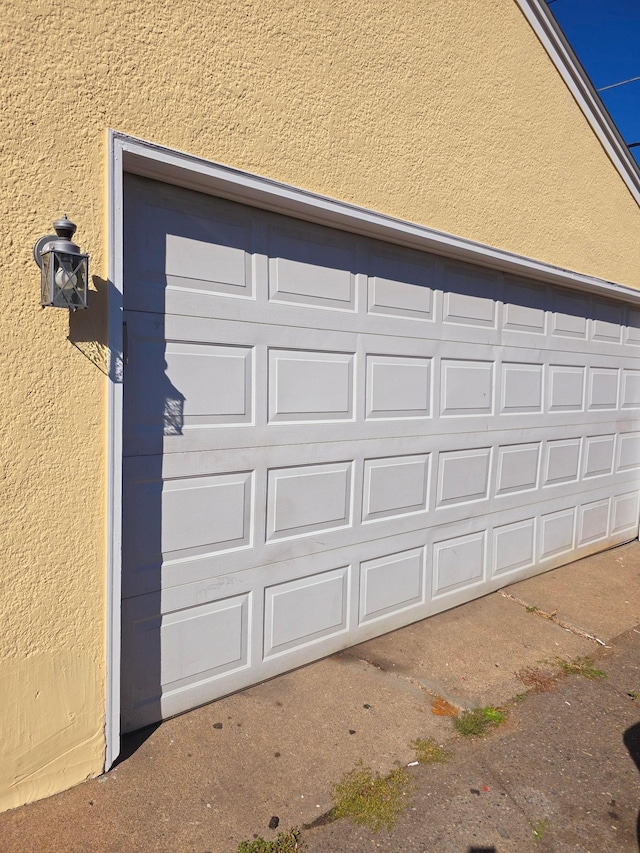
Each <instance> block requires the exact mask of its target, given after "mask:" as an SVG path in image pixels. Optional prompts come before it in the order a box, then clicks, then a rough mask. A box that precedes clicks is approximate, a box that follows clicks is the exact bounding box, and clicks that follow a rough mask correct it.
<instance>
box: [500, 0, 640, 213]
mask: <svg viewBox="0 0 640 853" xmlns="http://www.w3.org/2000/svg"><path fill="white" fill-rule="evenodd" d="M516 3H517V4H518V6H519V7H520V10H521V11H522V13H523V15H524V16H525V18H526V19H527V21H528V22H529V24H530V25H531V27H532V28H533V30H534V32H535V34H536V35H537V36H538V38H539V40H540V42H541V43H542V45H543V47H544V48H545V50H546V51H547V53H548V54H549V57H550V59H551V61H552V62H553V64H554V65H555V66H556V68H557V69H558V72H559V73H560V76H561V77H562V79H563V80H564V82H565V83H566V84H567V86H568V88H569V90H570V92H571V94H572V95H573V97H574V98H575V100H576V103H577V104H578V106H579V107H580V109H581V110H582V112H583V113H584V115H585V118H586V119H587V121H588V122H589V124H590V125H591V128H592V129H593V131H594V132H595V134H596V136H597V137H598V139H599V140H600V143H601V144H602V147H603V148H604V150H605V151H606V152H607V154H608V156H609V158H610V160H611V162H612V163H613V165H614V166H615V167H616V169H617V170H618V172H619V174H620V177H621V178H622V180H623V181H624V182H625V184H626V185H627V187H628V189H629V192H630V193H631V195H632V196H633V198H634V199H635V201H636V204H640V168H639V167H638V164H637V163H636V161H635V160H634V158H633V155H632V154H631V152H630V151H629V149H628V148H627V146H626V144H625V141H624V139H623V138H622V136H621V135H620V132H619V130H618V128H617V127H616V126H615V123H614V122H613V120H612V118H611V116H610V115H609V113H608V112H607V109H606V107H605V106H604V104H603V103H602V99H601V98H600V96H599V95H598V93H597V91H596V90H595V88H594V86H593V84H592V83H591V81H590V80H589V76H588V75H587V72H586V71H585V70H584V68H583V67H582V65H581V63H580V60H579V59H578V57H577V56H576V55H575V53H574V52H573V50H572V48H571V46H570V44H569V42H568V41H567V40H566V38H565V36H564V34H563V32H562V30H561V29H560V27H559V26H558V23H557V22H556V20H555V18H554V17H553V15H552V13H551V11H550V10H549V8H548V7H547V4H546V3H545V2H544V0H516Z"/></svg>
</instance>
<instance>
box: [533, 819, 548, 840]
mask: <svg viewBox="0 0 640 853" xmlns="http://www.w3.org/2000/svg"><path fill="white" fill-rule="evenodd" d="M529 826H530V827H531V833H532V835H533V837H534V838H535V840H536V841H541V840H542V836H543V835H544V834H545V832H546V831H547V830H548V829H549V827H550V826H551V821H550V820H547V819H546V818H545V820H534V821H531V823H530V824H529Z"/></svg>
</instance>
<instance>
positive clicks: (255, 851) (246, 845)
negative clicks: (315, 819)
mask: <svg viewBox="0 0 640 853" xmlns="http://www.w3.org/2000/svg"><path fill="white" fill-rule="evenodd" d="M306 846H307V845H306V844H305V843H304V841H303V840H302V839H301V837H300V830H299V829H290V830H289V831H288V832H279V833H278V834H277V836H276V837H275V838H274V839H273V840H272V841H265V839H264V838H254V840H253V841H241V842H240V844H239V845H238V851H237V853H299V851H301V850H305V849H306Z"/></svg>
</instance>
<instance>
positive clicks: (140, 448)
mask: <svg viewBox="0 0 640 853" xmlns="http://www.w3.org/2000/svg"><path fill="white" fill-rule="evenodd" d="M125 195H126V197H127V200H126V223H125V224H126V225H127V227H126V228H125V232H126V246H125V293H124V300H125V308H126V311H125V321H126V323H127V334H126V340H127V343H128V347H127V353H126V356H127V364H126V368H125V381H124V388H125V393H124V456H125V460H124V470H123V477H124V490H123V506H124V511H123V520H124V525H123V564H124V572H123V584H122V585H123V596H124V601H123V650H124V651H123V673H124V676H123V702H124V718H125V726H126V727H127V728H135V727H136V726H139V725H144V724H146V723H149V722H152V721H154V720H156V719H160V718H161V717H164V716H168V715H170V714H174V713H178V712H180V711H183V710H186V709H188V708H190V707H194V706H195V705H197V704H200V703H202V702H206V701H210V700H211V699H214V698H216V697H218V696H222V695H225V694H226V693H229V692H232V691H234V690H237V689H240V688H241V687H244V686H247V685H249V684H252V683H255V682H256V681H259V680H261V679H263V678H267V677H270V676H272V675H276V674H278V673H279V672H283V671H286V670H287V669H289V668H291V667H294V666H299V665H301V664H303V663H306V662H308V661H310V660H313V659H316V658H318V657H321V656H323V655H326V654H330V653H332V652H333V651H337V650H338V649H341V648H344V647H346V646H349V645H352V644H354V643H357V642H361V641H363V640H365V639H369V638H371V637H373V636H376V635H378V634H380V633H381V632H383V631H387V630H391V629H393V628H396V627H399V626H400V625H403V624H407V623H409V622H411V621H414V620H416V619H419V618H423V617H426V616H428V615H430V614H432V613H435V612H438V611H440V610H443V609H446V608H448V607H453V606H456V605H457V604H460V603H462V602H463V601H468V600H470V599H472V598H474V597H477V596H478V595H481V594H485V593H486V592H489V591H491V590H493V589H497V588H499V587H500V586H501V585H504V584H505V583H511V582H513V581H514V580H518V579H520V578H524V577H528V576H530V575H532V574H535V573H536V572H539V571H541V570H547V569H550V568H553V567H555V566H557V565H561V564H563V563H566V562H568V561H571V560H574V559H577V558H578V557H580V556H584V555H586V554H589V553H594V552H596V551H598V550H601V549H603V548H605V547H608V546H610V545H612V544H616V543H618V542H623V541H626V540H628V539H630V538H632V537H634V536H636V535H637V530H638V509H639V501H638V495H639V488H640V432H639V431H638V430H639V427H638V411H639V410H640V361H639V357H640V349H638V346H637V345H638V344H640V334H638V333H637V328H640V320H638V317H640V312H637V311H636V312H635V313H634V311H629V310H628V309H627V307H626V306H623V305H621V304H618V303H612V302H609V301H606V300H602V299H599V298H592V297H591V296H587V295H585V294H583V293H580V292H578V291H569V290H566V291H565V290H560V289H558V288H553V287H551V286H549V285H546V284H542V283H540V282H535V281H529V280H525V279H521V278H518V277H515V276H511V275H505V274H503V273H501V272H497V271H493V270H491V269H488V268H480V267H475V266H473V265H471V264H463V263H460V262H458V261H453V260H449V259H446V258H442V257H437V256H435V255H430V254H426V253H421V252H418V251H416V250H414V249H409V248H403V247H400V246H391V245H387V244H384V243H382V242H380V241H375V240H372V239H369V238H364V237H359V236H355V235H351V234H348V233H346V232H340V231H336V230H332V229H330V228H327V227H324V226H320V225H315V224H311V223H307V222H298V221H296V220H293V219H290V218H288V217H284V216H280V215H278V214H273V213H269V212H267V211H264V210H257V209H252V208H249V207H243V206H242V205H239V204H235V203H233V202H227V201H221V200H218V199H216V198H214V197H209V196H200V195H198V194H197V193H193V192H191V191H187V190H182V189H178V188H167V187H164V186H160V185H157V184H155V183H154V182H152V181H147V180H145V179H133V180H132V181H129V180H128V179H127V192H126V193H125Z"/></svg>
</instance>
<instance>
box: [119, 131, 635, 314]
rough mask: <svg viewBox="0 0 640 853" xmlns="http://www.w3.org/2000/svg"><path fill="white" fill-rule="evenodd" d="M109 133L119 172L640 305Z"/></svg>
mask: <svg viewBox="0 0 640 853" xmlns="http://www.w3.org/2000/svg"><path fill="white" fill-rule="evenodd" d="M111 133H112V138H113V144H114V145H115V146H116V147H117V148H118V150H119V151H121V152H122V168H123V170H124V171H126V172H131V173H133V174H137V175H142V176H144V177H148V178H153V179H155V180H159V181H164V182H165V183H170V184H174V185H179V186H184V187H187V188H190V189H194V190H197V191H199V192H204V193H209V194H211V195H218V196H223V197H225V198H229V199H232V200H234V201H238V202H242V203H244V204H250V205H254V206H255V207H262V208H265V209H267V210H272V211H275V212H277V213H282V214H285V215H287V216H294V217H298V218H300V219H307V220H309V221H312V222H318V223H320V224H323V225H328V226H330V227H332V228H341V229H343V230H345V231H350V232H353V233H357V234H363V235H365V236H368V237H373V238H376V239H381V240H386V241H388V242H391V243H397V244H400V245H404V246H411V247H413V248H416V249H419V250H422V251H428V252H433V253H435V254H438V255H444V256H445V257H449V258H455V259H457V260H461V261H466V262H468V263H474V264H479V265H481V266H485V267H490V268H491V269H497V270H501V271H503V272H506V273H510V274H512V275H518V276H523V277H526V278H532V279H535V280H537V281H539V282H547V283H550V284H556V285H560V286H563V287H570V288H573V289H577V290H581V291H583V292H589V293H596V294H598V295H600V296H602V297H606V298H610V299H617V300H622V301H625V302H632V303H636V304H640V291H639V290H636V289H634V288H632V287H628V286H626V285H621V284H616V283H614V282H610V281H605V280H603V279H599V278H595V277H592V276H588V275H584V274H582V273H577V272H573V271H572V270H567V269H563V268H561V267H556V266H553V265H552V264H547V263H544V262H543V261H537V260H534V259H533V258H527V257H525V256H523V255H517V254H515V253H512V252H507V251H505V250H503V249H496V248H494V247H492V246H487V245H485V244H483V243H477V242H475V241H473V240H468V239H466V238H464V237H456V236H454V235H452V234H447V233H446V232H444V231H437V230H435V229H433V228H428V227H426V226H424V225H417V224H416V223H413V222H407V221H405V220H402V219H396V218H395V217H392V216H387V215H386V214H383V213H378V212H376V211H373V210H368V209H366V208H363V207H358V206H356V205H353V204H349V203H347V202H343V201H337V200H335V199H331V198H328V197H326V196H322V195H318V194H316V193H312V192H308V191H307V190H303V189H299V188H296V187H293V186H290V185H288V184H283V183H280V182H278V181H274V180H271V179H269V178H263V177H260V176H258V175H253V174H251V173H249V172H243V171H241V170H239V169H233V168H231V167H229V166H224V165H221V164H219V163H215V162H212V161H210V160H203V159H201V158H199V157H194V156H192V155H189V154H185V153H182V152H180V151H175V150H173V149H169V148H165V147H163V146H160V145H156V144H154V143H150V142H145V141H144V140H141V139H136V138H135V137H131V136H128V135H126V134H121V133H118V132H115V131H112V132H111Z"/></svg>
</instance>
